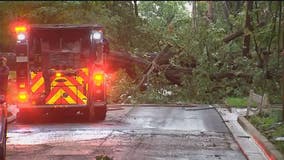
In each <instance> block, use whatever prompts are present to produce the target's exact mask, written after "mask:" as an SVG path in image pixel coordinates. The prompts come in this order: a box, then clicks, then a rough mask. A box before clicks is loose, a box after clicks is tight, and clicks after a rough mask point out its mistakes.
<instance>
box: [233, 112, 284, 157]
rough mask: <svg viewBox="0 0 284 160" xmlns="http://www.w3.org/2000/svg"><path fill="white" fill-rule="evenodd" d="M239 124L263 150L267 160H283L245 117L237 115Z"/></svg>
mask: <svg viewBox="0 0 284 160" xmlns="http://www.w3.org/2000/svg"><path fill="white" fill-rule="evenodd" d="M238 122H239V124H240V125H241V126H242V127H243V129H244V130H245V131H247V132H248V133H249V134H250V135H251V136H252V137H253V139H255V141H256V143H257V144H258V145H259V147H260V148H261V149H262V150H263V151H264V153H265V155H266V156H267V157H268V159H269V160H283V159H284V157H283V155H282V154H281V153H280V152H279V151H278V150H277V149H276V148H275V147H274V145H273V144H272V143H271V142H269V141H268V140H267V138H266V137H264V136H263V135H262V134H261V133H260V132H259V131H258V130H257V129H256V128H255V127H254V126H253V125H252V124H251V123H250V122H249V121H248V120H247V119H246V118H245V117H243V116H239V117H238Z"/></svg>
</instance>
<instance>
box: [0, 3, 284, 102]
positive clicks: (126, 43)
mask: <svg viewBox="0 0 284 160" xmlns="http://www.w3.org/2000/svg"><path fill="white" fill-rule="evenodd" d="M283 4H284V2H281V1H216V2H214V1H115V2H113V1H106V2H102V1H101V2H99V1H64V2H58V1H49V2H36V1H34V2H4V1H2V2H0V27H1V30H0V37H1V38H0V51H1V52H13V41H14V39H13V35H12V32H11V26H10V24H11V22H14V21H18V20H24V21H27V22H28V23H33V24H34V23H37V24H38V23H43V24H49V23H51V24H53V23H71V24H86V23H90V24H93V23H98V24H101V25H103V26H104V27H105V28H106V37H107V38H108V39H109V43H110V48H111V52H110V54H109V55H108V65H109V72H110V73H111V74H110V75H111V77H112V78H110V79H111V80H112V81H111V82H110V83H111V85H110V87H109V95H110V97H111V99H110V101H111V102H116V103H117V102H125V103H129V102H131V103H177V102H178V103H198V102H199V103H200V102H202V103H218V102H220V101H222V100H223V99H224V98H225V97H243V96H247V95H248V94H249V90H250V89H254V90H255V91H256V92H257V93H260V94H262V93H268V95H269V98H270V100H271V101H272V103H281V77H282V73H283V55H284V50H283V48H284V19H283V16H284V14H283V8H284V6H283ZM124 71H125V72H124Z"/></svg>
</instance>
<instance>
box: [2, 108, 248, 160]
mask: <svg viewBox="0 0 284 160" xmlns="http://www.w3.org/2000/svg"><path fill="white" fill-rule="evenodd" d="M99 155H108V156H109V157H113V159H114V160H134V159H135V160H143V159H145V160H146V159H147V160H152V159H153V160H154V159H155V160H189V159H190V160H245V159H246V158H245V156H244V155H243V154H242V152H241V151H240V148H239V147H238V145H237V144H236V142H235V141H234V139H233V137H232V135H231V133H230V132H229V130H228V128H227V127H226V125H225V124H224V122H223V120H222V118H221V117H220V115H219V114H218V112H217V111H216V110H215V108H212V107H210V106H199V107H165V106H161V107H151V106H148V107H145V106H144V107H143V106H134V107H129V106H124V107H122V106H112V107H110V108H109V112H108V114H107V119H106V120H105V121H103V122H98V123H88V122H83V121H81V122H78V121H77V120H76V121H74V120H71V119H68V118H67V119H65V120H64V121H57V122H48V123H38V124H17V123H15V122H14V123H12V124H10V126H9V129H8V141H7V160H94V159H96V158H95V157H96V156H99Z"/></svg>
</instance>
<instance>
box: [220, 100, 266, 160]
mask: <svg viewBox="0 0 284 160" xmlns="http://www.w3.org/2000/svg"><path fill="white" fill-rule="evenodd" d="M214 107H216V109H217V111H218V112H219V113H220V115H221V117H222V118H223V120H224V122H225V124H226V125H227V127H228V128H229V130H230V131H231V133H232V135H233V137H234V138H235V140H236V142H237V143H238V145H239V147H240V149H241V151H242V152H243V154H244V155H245V156H246V158H247V159H248V160H270V158H269V157H267V156H266V155H265V153H264V152H263V151H262V149H261V148H260V147H259V146H258V145H257V142H256V141H255V139H254V138H253V136H252V135H250V134H249V133H247V132H246V131H245V130H244V129H243V128H242V126H241V125H240V124H239V123H238V117H239V116H243V115H244V114H245V111H244V110H239V109H238V110H237V109H234V108H232V109H231V111H232V112H230V111H229V109H227V108H221V107H220V106H216V105H214Z"/></svg>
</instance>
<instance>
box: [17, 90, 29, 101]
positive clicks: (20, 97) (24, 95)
mask: <svg viewBox="0 0 284 160" xmlns="http://www.w3.org/2000/svg"><path fill="white" fill-rule="evenodd" d="M18 100H19V101H20V102H27V100H28V94H27V92H20V93H19V94H18Z"/></svg>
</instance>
